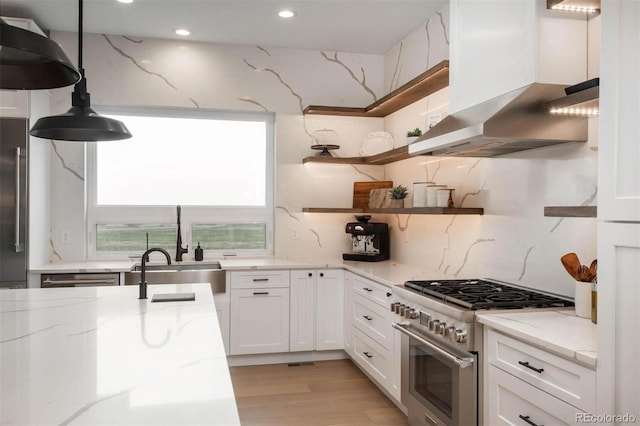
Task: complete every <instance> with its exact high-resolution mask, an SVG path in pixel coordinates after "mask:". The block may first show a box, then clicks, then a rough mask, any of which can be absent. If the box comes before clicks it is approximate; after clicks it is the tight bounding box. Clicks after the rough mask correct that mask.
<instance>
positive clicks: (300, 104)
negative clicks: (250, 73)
mask: <svg viewBox="0 0 640 426" xmlns="http://www.w3.org/2000/svg"><path fill="white" fill-rule="evenodd" d="M243 61H244V63H245V64H246V65H247V66H248V67H249V68H251V69H252V70H254V71H256V72H268V73H269V74H272V75H274V76H275V77H276V78H277V79H278V81H279V82H280V84H282V85H283V86H284V87H286V88H287V90H289V92H290V93H291V94H292V95H293V96H294V97H295V98H296V99H297V100H298V106H299V108H300V114H302V113H303V111H304V106H303V101H302V96H300V95H299V94H298V93H296V91H295V90H293V87H291V85H289V84H287V83H286V82H285V81H284V79H283V78H282V76H281V75H280V74H279V73H278V72H277V71H275V70H273V69H271V68H259V67H257V66H255V65H253V64H252V63H250V62H249V61H248V60H247V59H243Z"/></svg>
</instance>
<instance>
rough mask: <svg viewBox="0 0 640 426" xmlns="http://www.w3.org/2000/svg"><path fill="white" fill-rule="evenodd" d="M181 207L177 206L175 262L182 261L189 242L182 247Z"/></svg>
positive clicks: (187, 250)
mask: <svg viewBox="0 0 640 426" xmlns="http://www.w3.org/2000/svg"><path fill="white" fill-rule="evenodd" d="M181 210H182V208H181V207H180V206H178V238H177V240H176V262H182V255H183V254H185V253H188V252H189V244H187V247H185V248H183V247H182V231H181V230H180V211H181Z"/></svg>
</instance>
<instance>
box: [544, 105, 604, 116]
mask: <svg viewBox="0 0 640 426" xmlns="http://www.w3.org/2000/svg"><path fill="white" fill-rule="evenodd" d="M550 112H551V114H566V115H586V116H590V117H593V116H597V115H599V114H600V110H599V109H598V108H573V107H564V108H551V111H550Z"/></svg>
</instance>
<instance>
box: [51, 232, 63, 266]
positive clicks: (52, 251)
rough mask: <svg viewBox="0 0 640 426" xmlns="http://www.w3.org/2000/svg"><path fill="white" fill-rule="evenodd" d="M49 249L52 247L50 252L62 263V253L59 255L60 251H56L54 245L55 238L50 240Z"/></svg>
mask: <svg viewBox="0 0 640 426" xmlns="http://www.w3.org/2000/svg"><path fill="white" fill-rule="evenodd" d="M49 247H50V249H51V250H50V251H51V255H53V256H55V257H56V258H58V260H60V261H62V256H60V253H58V251H57V250H56V246H55V245H54V243H53V238H49Z"/></svg>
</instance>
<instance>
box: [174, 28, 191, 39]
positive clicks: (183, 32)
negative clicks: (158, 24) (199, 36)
mask: <svg viewBox="0 0 640 426" xmlns="http://www.w3.org/2000/svg"><path fill="white" fill-rule="evenodd" d="M176 34H178V35H179V36H183V37H186V36H188V35H190V34H191V31H189V30H187V29H184V28H180V29H178V30H176Z"/></svg>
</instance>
